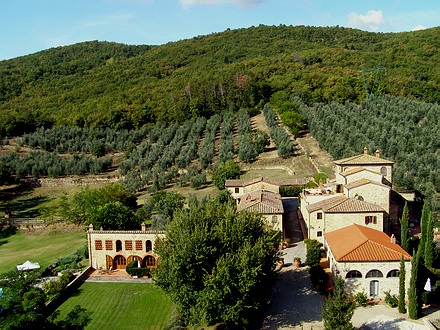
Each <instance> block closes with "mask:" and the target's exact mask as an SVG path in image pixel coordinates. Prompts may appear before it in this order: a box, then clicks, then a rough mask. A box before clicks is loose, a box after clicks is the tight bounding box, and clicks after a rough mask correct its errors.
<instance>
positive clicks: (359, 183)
mask: <svg viewBox="0 0 440 330" xmlns="http://www.w3.org/2000/svg"><path fill="white" fill-rule="evenodd" d="M370 183H371V184H375V185H377V186H381V187H385V188H388V189H391V187H390V186H387V185H385V184H383V183H380V182H376V181H372V180H370V179H365V178H364V179H360V180H356V181H353V182H351V183H348V184H346V185H345V186H344V187H345V188H347V189H352V188H357V187H360V186H363V185H366V184H370Z"/></svg>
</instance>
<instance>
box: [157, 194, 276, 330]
mask: <svg viewBox="0 0 440 330" xmlns="http://www.w3.org/2000/svg"><path fill="white" fill-rule="evenodd" d="M279 241H280V236H279V233H277V232H276V231H274V230H272V229H270V228H268V227H267V226H266V224H265V222H264V220H263V219H262V217H261V215H258V214H254V213H247V212H241V213H237V212H236V208H235V205H234V204H233V202H231V201H230V199H225V198H221V199H215V200H202V201H200V200H194V199H193V200H192V201H190V205H189V208H188V209H184V210H182V211H180V212H178V213H177V214H176V215H175V217H174V220H173V221H172V222H171V223H170V224H169V226H168V227H167V236H166V238H164V239H161V240H159V241H158V244H157V248H156V252H157V253H158V254H159V255H160V256H161V257H160V259H161V262H160V267H159V268H158V269H157V270H156V274H155V282H156V284H157V285H159V286H160V287H161V288H163V289H164V290H165V291H166V292H167V293H168V294H169V295H170V296H171V298H172V299H173V301H174V303H175V304H176V308H177V310H178V311H179V313H180V315H181V318H182V320H183V322H184V323H186V324H187V325H193V326H197V325H201V326H205V325H208V326H209V325H214V324H223V325H224V326H226V327H227V328H247V327H249V326H250V321H251V320H252V316H253V315H255V313H256V312H257V311H258V310H259V309H260V308H261V307H262V306H263V304H264V297H265V293H266V292H267V289H268V287H269V286H270V285H269V284H270V282H271V280H272V278H273V271H274V268H275V260H276V257H277V254H278V245H279Z"/></svg>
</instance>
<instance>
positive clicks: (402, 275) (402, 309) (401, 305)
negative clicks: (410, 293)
mask: <svg viewBox="0 0 440 330" xmlns="http://www.w3.org/2000/svg"><path fill="white" fill-rule="evenodd" d="M399 313H402V314H404V313H406V308H405V260H404V258H403V254H402V256H401V257H400V270H399Z"/></svg>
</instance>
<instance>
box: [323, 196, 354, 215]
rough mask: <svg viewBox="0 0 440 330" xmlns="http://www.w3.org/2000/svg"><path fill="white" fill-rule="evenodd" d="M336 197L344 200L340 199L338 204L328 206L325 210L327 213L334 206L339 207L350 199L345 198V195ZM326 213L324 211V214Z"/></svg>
mask: <svg viewBox="0 0 440 330" xmlns="http://www.w3.org/2000/svg"><path fill="white" fill-rule="evenodd" d="M337 197H343V198H344V199H342V200H341V201H339V202H337V203H335V204H333V205H332V206H329V207H328V208H327V211H328V210H331V209H333V208H335V207H336V206H339V205H341V204H342V203H344V202H346V201H347V200H348V199H349V198H350V197H347V196H345V195H342V196H337ZM327 211H326V212H327Z"/></svg>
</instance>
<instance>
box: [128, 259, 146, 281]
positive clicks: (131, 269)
mask: <svg viewBox="0 0 440 330" xmlns="http://www.w3.org/2000/svg"><path fill="white" fill-rule="evenodd" d="M125 271H126V272H127V274H128V275H130V276H139V277H142V276H150V275H151V270H150V269H148V268H138V262H137V260H133V261H132V262H130V263H129V264H128V265H127V266H126V267H125Z"/></svg>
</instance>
